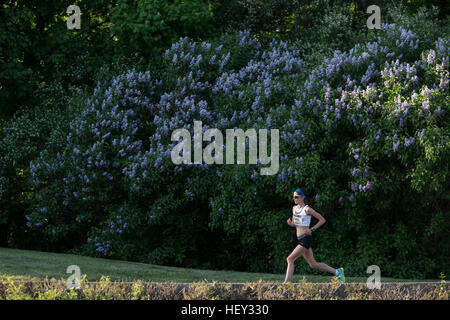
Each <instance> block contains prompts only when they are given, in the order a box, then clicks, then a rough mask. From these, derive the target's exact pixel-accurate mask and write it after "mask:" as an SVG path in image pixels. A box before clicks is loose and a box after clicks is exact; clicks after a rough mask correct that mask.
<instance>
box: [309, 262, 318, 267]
mask: <svg viewBox="0 0 450 320" xmlns="http://www.w3.org/2000/svg"><path fill="white" fill-rule="evenodd" d="M309 266H310V267H311V269H319V264H318V263H317V262H310V263H309Z"/></svg>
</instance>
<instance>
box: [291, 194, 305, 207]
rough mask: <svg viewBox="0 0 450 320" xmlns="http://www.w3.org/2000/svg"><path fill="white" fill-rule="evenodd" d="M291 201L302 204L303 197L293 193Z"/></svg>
mask: <svg viewBox="0 0 450 320" xmlns="http://www.w3.org/2000/svg"><path fill="white" fill-rule="evenodd" d="M293 199H294V202H295V204H298V203H301V202H303V199H304V197H303V196H301V195H299V194H298V193H297V192H294V195H293Z"/></svg>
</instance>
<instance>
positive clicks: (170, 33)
mask: <svg viewBox="0 0 450 320" xmlns="http://www.w3.org/2000/svg"><path fill="white" fill-rule="evenodd" d="M214 5H215V1H208V0H195V1H180V0H177V1H170V2H169V1H164V0H157V1H153V0H152V1H149V0H146V1H135V0H119V1H117V5H116V6H114V7H113V8H112V10H111V22H112V23H113V25H114V26H113V28H112V32H113V33H114V35H115V36H116V37H117V41H118V42H119V45H120V46H121V47H122V48H124V49H126V48H130V49H131V51H132V52H133V53H135V52H137V53H138V54H140V55H144V56H146V55H152V54H155V53H160V52H161V50H162V49H164V48H165V47H167V46H168V45H170V44H171V43H172V42H174V41H176V40H178V38H180V37H185V36H188V37H191V38H194V39H195V38H205V37H208V36H211V35H212V34H214V32H215V30H214V26H212V25H211V20H212V17H213V10H214Z"/></svg>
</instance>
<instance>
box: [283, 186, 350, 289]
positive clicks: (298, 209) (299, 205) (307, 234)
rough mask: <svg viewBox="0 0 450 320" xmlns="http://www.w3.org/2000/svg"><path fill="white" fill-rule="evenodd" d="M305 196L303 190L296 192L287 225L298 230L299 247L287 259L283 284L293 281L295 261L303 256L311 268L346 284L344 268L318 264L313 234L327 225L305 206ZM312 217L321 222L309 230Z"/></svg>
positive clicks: (323, 219) (322, 218) (312, 210)
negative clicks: (315, 257) (327, 273)
mask: <svg viewBox="0 0 450 320" xmlns="http://www.w3.org/2000/svg"><path fill="white" fill-rule="evenodd" d="M305 198H306V196H305V194H304V193H303V191H302V190H301V189H297V190H295V192H294V202H295V204H296V205H295V206H293V207H292V220H291V218H289V219H288V220H287V224H288V225H290V226H291V227H294V228H296V229H297V241H298V245H297V246H296V247H295V249H294V251H292V253H291V254H290V255H289V257H287V264H288V265H287V270H286V278H285V280H284V282H283V283H288V282H290V281H291V277H292V274H293V273H294V261H295V260H296V259H297V258H298V257H301V256H303V257H304V258H305V260H306V261H307V262H308V264H309V266H310V267H311V268H313V269H319V270H322V271H326V272H329V273H331V274H333V275H335V276H336V277H339V280H340V281H341V283H345V277H344V268H339V269H334V268H331V267H330V266H328V265H326V264H325V263H322V262H316V260H315V259H314V255H313V252H312V249H311V245H312V235H311V233H312V232H314V231H315V230H317V229H318V228H320V227H321V226H322V225H323V224H324V223H325V218H324V217H322V215H321V214H320V213H318V212H317V211H315V210H314V209H313V208H311V207H310V206H308V205H307V204H305ZM311 216H313V217H314V218H316V219H317V220H319V222H318V223H317V224H316V225H315V226H314V227H312V228H311V229H310V228H309V224H310V222H311Z"/></svg>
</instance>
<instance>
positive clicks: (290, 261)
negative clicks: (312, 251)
mask: <svg viewBox="0 0 450 320" xmlns="http://www.w3.org/2000/svg"><path fill="white" fill-rule="evenodd" d="M305 251H306V248H304V247H302V246H301V245H297V246H296V247H295V249H294V250H293V251H292V253H291V254H290V255H289V257H287V263H288V266H287V270H286V278H285V279H284V282H283V283H288V282H290V281H291V278H292V274H293V273H294V261H295V260H296V259H297V258H298V257H301V256H302V255H303V254H304V253H305Z"/></svg>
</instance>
